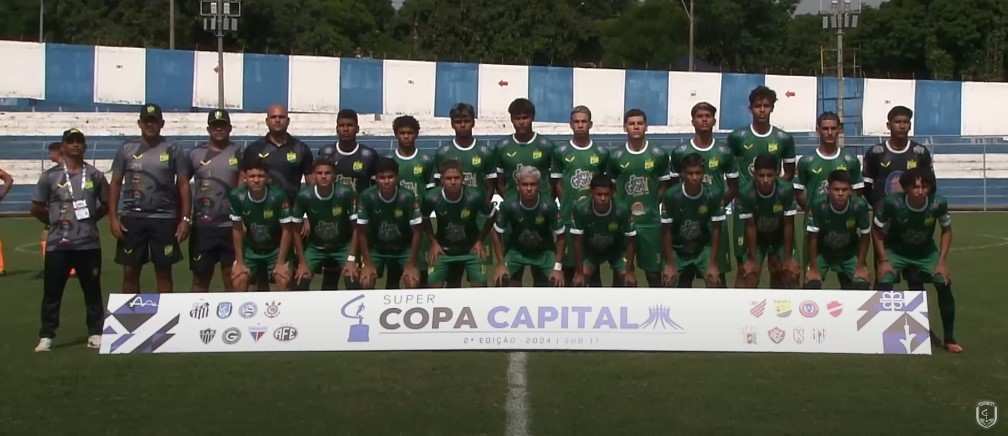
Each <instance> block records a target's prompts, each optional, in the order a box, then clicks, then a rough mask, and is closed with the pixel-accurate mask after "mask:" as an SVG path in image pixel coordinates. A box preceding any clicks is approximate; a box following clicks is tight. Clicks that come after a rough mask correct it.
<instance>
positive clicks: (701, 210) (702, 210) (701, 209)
mask: <svg viewBox="0 0 1008 436" xmlns="http://www.w3.org/2000/svg"><path fill="white" fill-rule="evenodd" d="M707 210H708V209H707V205H706V204H701V205H700V207H699V208H697V213H700V214H705V213H707Z"/></svg>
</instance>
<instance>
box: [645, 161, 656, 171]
mask: <svg viewBox="0 0 1008 436" xmlns="http://www.w3.org/2000/svg"><path fill="white" fill-rule="evenodd" d="M653 168H654V161H653V160H651V159H648V160H646V161H644V169H645V170H650V169H653Z"/></svg>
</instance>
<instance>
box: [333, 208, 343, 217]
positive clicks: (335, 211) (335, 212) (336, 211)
mask: <svg viewBox="0 0 1008 436" xmlns="http://www.w3.org/2000/svg"><path fill="white" fill-rule="evenodd" d="M342 213H343V207H342V206H333V208H332V214H333V215H334V216H339V215H341V214H342Z"/></svg>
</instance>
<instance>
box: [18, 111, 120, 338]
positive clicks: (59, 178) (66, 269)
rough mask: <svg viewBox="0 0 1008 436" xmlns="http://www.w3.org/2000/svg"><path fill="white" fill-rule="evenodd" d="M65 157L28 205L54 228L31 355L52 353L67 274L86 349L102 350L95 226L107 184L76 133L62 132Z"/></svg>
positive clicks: (103, 206)
mask: <svg viewBox="0 0 1008 436" xmlns="http://www.w3.org/2000/svg"><path fill="white" fill-rule="evenodd" d="M61 144H62V146H61V148H62V151H63V152H64V155H65V156H66V159H65V160H62V161H61V163H60V164H59V165H56V166H54V167H52V168H50V169H48V170H47V171H46V172H44V173H43V174H42V176H41V177H40V178H39V181H38V185H37V186H36V189H35V193H34V194H33V195H32V200H31V213H32V215H33V216H34V217H35V218H37V219H38V220H39V221H41V222H42V223H43V224H45V225H46V226H50V225H51V226H52V232H50V233H49V234H48V237H49V243H48V244H47V245H46V251H47V253H46V255H45V266H44V270H43V281H42V288H43V293H42V319H41V324H42V326H41V328H40V329H39V342H38V345H37V346H36V347H35V351H39V352H42V351H49V350H50V349H51V348H52V343H53V338H55V337H56V329H57V328H59V324H60V307H61V306H62V301H63V292H64V291H65V290H66V284H67V280H68V276H69V273H70V271H71V270H74V269H76V270H77V271H79V273H78V275H77V280H78V281H79V282H80V286H81V290H82V291H83V292H84V307H85V309H86V314H87V316H86V325H87V330H88V339H87V347H88V348H98V347H100V346H101V334H102V320H103V319H104V315H105V309H104V307H103V306H102V286H101V266H102V255H101V238H100V235H99V233H98V221H99V220H101V219H102V218H103V217H104V216H105V215H106V214H107V213H108V209H109V208H108V205H109V203H108V181H106V179H105V175H104V174H102V172H101V171H99V170H98V169H97V168H95V167H93V166H91V165H88V164H87V163H85V162H84V151H85V150H87V142H86V140H85V139H84V134H83V133H81V132H80V131H79V130H77V129H70V130H67V131H65V132H63V142H62V143H61Z"/></svg>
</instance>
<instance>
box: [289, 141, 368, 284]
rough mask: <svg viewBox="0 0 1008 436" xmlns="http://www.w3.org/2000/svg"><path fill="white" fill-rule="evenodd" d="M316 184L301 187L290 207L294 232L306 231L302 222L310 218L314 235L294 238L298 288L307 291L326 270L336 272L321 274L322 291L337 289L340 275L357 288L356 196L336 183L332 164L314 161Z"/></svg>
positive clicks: (343, 185) (350, 189) (310, 225)
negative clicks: (313, 275)
mask: <svg viewBox="0 0 1008 436" xmlns="http://www.w3.org/2000/svg"><path fill="white" fill-rule="evenodd" d="M312 166H313V170H312V174H313V175H314V178H315V184H314V185H309V186H305V187H304V188H301V192H299V193H298V195H297V197H296V198H295V199H294V205H293V207H292V208H291V209H292V210H291V222H292V224H293V226H292V227H293V228H294V229H295V230H297V229H301V228H305V227H304V226H302V220H303V219H305V217H306V216H307V220H308V223H309V225H308V226H307V227H308V228H310V229H311V233H310V234H309V235H308V238H307V239H303V238H300V237H298V238H294V252H295V254H296V255H297V257H298V267H297V272H295V274H294V280H295V282H300V284H298V283H295V285H296V286H297V288H296V289H307V288H308V285H309V284H310V283H311V276H312V274H318V273H319V272H321V271H322V269H323V267H325V268H327V269H329V270H331V271H333V272H334V273H332V274H323V275H322V289H323V290H334V289H336V288H337V286H338V285H339V279H340V274H338V273H339V272H342V275H343V276H344V277H345V278H344V286H345V288H346V289H354V288H356V284H355V279H356V276H357V258H356V256H354V255H353V254H352V253H351V247H354V246H356V245H357V234H356V232H354V227H353V223H354V221H356V220H357V194H356V193H355V192H354V190H353V189H352V188H350V187H349V186H347V185H345V184H342V183H336V182H335V179H336V172H335V170H334V164H333V162H332V161H330V160H328V159H326V158H318V159H315V163H313V164H312Z"/></svg>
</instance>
